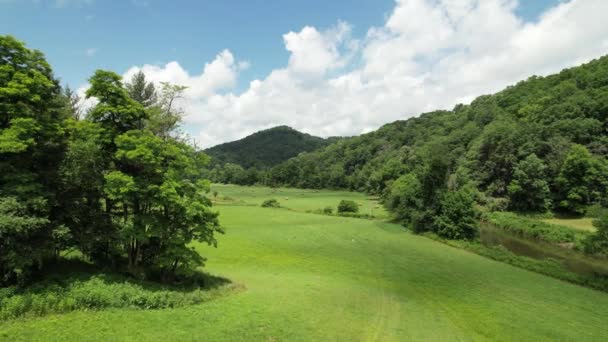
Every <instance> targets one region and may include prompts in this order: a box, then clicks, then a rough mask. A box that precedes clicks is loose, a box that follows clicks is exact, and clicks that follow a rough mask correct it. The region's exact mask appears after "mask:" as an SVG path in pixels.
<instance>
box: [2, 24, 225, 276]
mask: <svg viewBox="0 0 608 342" xmlns="http://www.w3.org/2000/svg"><path fill="white" fill-rule="evenodd" d="M0 62H1V64H0V284H6V283H20V284H23V283H24V282H25V281H26V280H27V278H28V276H29V275H30V274H33V273H37V271H38V270H39V269H40V268H41V267H42V266H43V265H44V264H45V263H47V262H48V261H53V260H54V259H56V258H57V257H58V256H59V254H60V252H61V251H62V250H66V249H77V250H79V251H80V252H81V253H82V254H83V255H84V256H85V257H86V258H87V259H89V260H92V261H94V262H96V263H97V264H99V265H100V266H111V267H112V268H115V269H119V270H121V271H124V270H128V271H129V272H130V273H131V274H132V275H136V276H143V277H148V276H150V275H152V274H159V275H160V278H161V279H162V280H163V281H171V280H173V279H175V278H176V277H178V276H180V275H183V274H190V273H192V272H193V271H194V269H195V268H196V267H198V266H201V265H203V262H204V258H203V257H202V256H200V255H199V254H198V253H196V252H195V251H194V250H193V249H192V248H191V246H190V244H191V243H192V242H194V241H196V242H203V243H207V244H209V245H213V246H215V245H216V244H217V241H216V239H215V234H216V233H222V232H223V230H222V229H221V228H220V226H219V222H218V218H217V213H215V212H213V211H212V210H211V209H210V207H211V201H209V199H208V198H207V197H206V194H207V193H208V192H209V182H208V181H205V180H204V178H203V174H202V170H203V168H204V167H205V165H206V164H207V163H208V161H209V158H208V157H207V156H206V155H205V154H203V153H201V152H199V151H196V150H195V149H194V148H193V147H192V146H190V145H188V144H187V143H186V142H185V141H184V140H183V139H181V138H179V136H180V133H179V132H178V126H179V123H180V119H181V115H182V112H181V110H180V109H179V107H178V106H177V105H176V103H175V101H176V100H177V99H178V98H180V97H181V94H182V92H183V91H184V89H185V87H183V86H178V85H170V84H162V87H161V89H160V91H157V90H156V88H155V86H154V85H153V84H152V83H151V82H147V81H146V79H145V76H144V74H143V73H137V74H136V75H135V76H134V77H133V79H132V80H131V81H130V82H127V84H126V85H124V84H123V82H122V79H121V77H120V76H119V75H117V74H116V73H113V72H111V71H105V70H97V71H96V72H95V73H94V75H93V76H92V77H91V78H90V79H89V82H90V84H91V86H90V88H89V89H88V90H87V92H86V96H87V98H93V97H94V98H95V99H96V100H97V101H96V105H95V106H94V107H93V108H92V109H91V110H90V111H88V113H87V115H86V117H85V118H84V120H80V119H82V117H81V116H82V110H81V108H80V99H79V98H78V96H77V95H76V94H75V93H74V92H73V91H71V90H70V89H69V88H65V89H64V90H62V89H61V87H60V86H59V83H58V82H57V80H55V79H54V78H53V75H52V70H51V68H50V66H49V65H48V63H47V62H46V61H45V60H44V56H43V55H42V53H40V52H39V51H36V50H29V49H27V48H25V46H24V45H23V43H21V42H19V41H17V40H15V39H14V38H12V37H10V36H0ZM125 261H126V262H125Z"/></svg>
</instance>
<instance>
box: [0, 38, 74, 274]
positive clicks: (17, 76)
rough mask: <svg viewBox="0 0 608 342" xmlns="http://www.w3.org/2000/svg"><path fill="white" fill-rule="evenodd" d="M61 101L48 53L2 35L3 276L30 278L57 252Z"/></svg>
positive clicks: (0, 221)
mask: <svg viewBox="0 0 608 342" xmlns="http://www.w3.org/2000/svg"><path fill="white" fill-rule="evenodd" d="M62 107H63V98H62V96H61V88H60V87H59V84H58V82H57V80H55V79H54V77H53V73H52V70H51V67H50V66H49V64H48V63H47V62H46V60H45V58H44V55H43V54H42V53H41V52H40V51H37V50H30V49H27V48H26V47H25V45H24V44H23V43H21V42H19V41H18V40H16V39H15V38H13V37H11V36H0V282H5V281H15V280H23V279H25V278H26V276H27V274H28V273H29V271H31V269H32V268H33V267H36V266H40V265H41V264H42V263H43V262H44V260H45V259H47V258H49V257H51V256H52V255H53V254H54V251H55V242H56V239H55V237H57V236H58V235H59V234H56V232H58V231H59V230H62V228H61V227H59V226H58V225H56V224H55V223H56V222H55V221H54V220H53V218H54V217H55V216H56V214H57V207H58V206H57V196H56V193H55V191H56V188H57V186H58V184H57V181H58V177H57V172H58V169H59V163H60V161H61V159H62V157H63V151H64V137H63V119H64V111H63V110H62Z"/></svg>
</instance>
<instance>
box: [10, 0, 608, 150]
mask: <svg viewBox="0 0 608 342" xmlns="http://www.w3.org/2000/svg"><path fill="white" fill-rule="evenodd" d="M605 13H608V1H606V0H520V1H517V0H350V1H346V0H332V1H327V0H325V1H321V0H307V1H293V0H292V1H288V0H283V1H278V0H247V1H244V0H243V1H236V0H224V1H210V0H200V1H194V0H175V1H168V0H167V1H161V0H122V1H117V0H113V1H112V0H0V34H11V35H14V36H16V37H17V38H19V39H21V40H23V41H25V42H26V43H27V44H28V46H29V47H32V48H37V49H40V50H42V51H43V52H44V53H45V54H46V56H47V58H48V60H49V62H50V63H51V65H52V66H53V68H54V70H55V74H56V76H57V77H59V78H60V79H61V80H62V82H63V83H64V84H66V83H67V84H69V85H70V86H72V87H73V88H78V89H79V91H80V93H83V92H84V90H85V89H86V86H87V85H86V80H87V78H88V77H90V76H91V75H92V74H93V72H94V71H95V70H96V69H100V68H101V69H109V70H113V71H115V72H117V73H119V74H122V75H124V76H125V77H130V76H131V75H132V74H133V73H135V72H137V71H138V70H143V71H144V73H146V76H147V77H148V79H149V80H152V81H154V82H161V81H162V82H172V83H176V84H181V85H186V86H188V90H187V91H186V94H185V95H186V96H185V98H184V100H183V102H182V103H181V105H182V108H183V109H184V111H185V113H186V115H185V117H184V125H183V128H184V130H185V131H186V132H187V133H188V134H190V135H191V136H192V138H193V139H194V140H195V141H196V142H197V143H198V144H199V146H201V147H207V146H211V145H214V144H217V143H222V142H226V141H230V140H234V139H238V138H241V137H243V136H245V135H248V134H251V133H253V132H255V131H258V130H260V129H265V128H269V127H272V126H276V125H289V126H292V127H294V128H296V129H298V130H301V131H304V132H307V133H310V134H314V135H319V136H336V135H342V136H344V135H355V134H361V133H363V132H368V131H371V130H374V129H376V128H378V127H380V126H381V125H383V124H385V123H388V122H391V121H394V120H403V119H407V118H409V117H413V116H417V115H420V114H421V113H423V112H427V111H431V110H435V109H451V108H452V107H453V106H454V105H455V104H457V103H468V102H469V101H471V100H472V99H474V98H475V97H477V96H479V95H482V94H488V93H493V92H496V91H499V90H501V89H503V88H504V87H506V86H508V85H510V84H513V83H515V82H517V81H519V80H522V79H525V78H527V77H529V76H531V75H533V74H536V75H547V74H550V73H555V72H559V71H560V70H561V69H563V68H565V67H570V66H574V65H578V64H580V63H583V62H586V61H589V60H591V59H593V58H597V57H599V56H602V55H604V54H606V53H608V25H605V17H604V16H605Z"/></svg>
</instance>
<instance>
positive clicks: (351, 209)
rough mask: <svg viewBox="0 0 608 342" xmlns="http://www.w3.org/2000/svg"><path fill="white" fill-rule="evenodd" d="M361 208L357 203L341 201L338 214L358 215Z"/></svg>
mask: <svg viewBox="0 0 608 342" xmlns="http://www.w3.org/2000/svg"><path fill="white" fill-rule="evenodd" d="M357 212H359V206H358V205H357V203H356V202H355V201H350V200H341V201H340V203H339V204H338V213H357Z"/></svg>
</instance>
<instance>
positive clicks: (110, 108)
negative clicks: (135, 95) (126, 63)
mask: <svg viewBox="0 0 608 342" xmlns="http://www.w3.org/2000/svg"><path fill="white" fill-rule="evenodd" d="M89 83H91V87H90V88H89V89H88V90H87V92H86V96H87V98H90V97H95V98H97V99H98V100H99V102H98V103H97V105H96V106H95V107H94V108H93V109H92V110H91V111H90V112H89V114H88V119H89V120H91V121H93V122H98V123H100V124H101V126H102V127H103V128H105V129H106V130H107V131H108V133H110V136H111V141H112V142H113V140H114V137H116V136H117V135H120V134H122V133H125V132H127V131H129V130H132V129H143V127H144V123H145V120H146V119H147V112H146V111H145V109H144V106H143V105H142V104H141V103H139V102H137V101H135V100H133V99H132V98H131V97H129V93H128V92H127V90H126V89H125V88H124V87H123V84H122V81H121V77H120V76H119V75H117V74H115V73H113V72H111V71H105V70H97V71H95V74H94V75H93V76H92V77H91V78H90V79H89Z"/></svg>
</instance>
